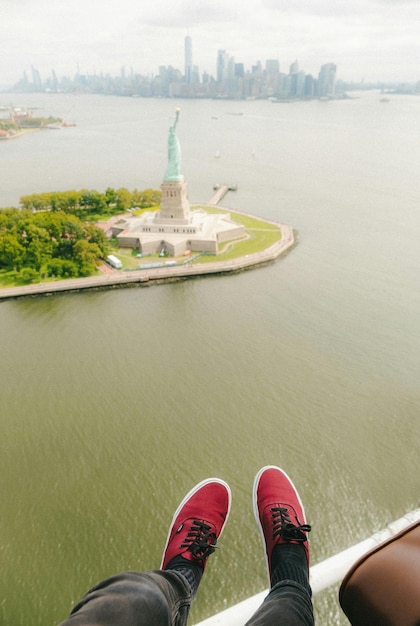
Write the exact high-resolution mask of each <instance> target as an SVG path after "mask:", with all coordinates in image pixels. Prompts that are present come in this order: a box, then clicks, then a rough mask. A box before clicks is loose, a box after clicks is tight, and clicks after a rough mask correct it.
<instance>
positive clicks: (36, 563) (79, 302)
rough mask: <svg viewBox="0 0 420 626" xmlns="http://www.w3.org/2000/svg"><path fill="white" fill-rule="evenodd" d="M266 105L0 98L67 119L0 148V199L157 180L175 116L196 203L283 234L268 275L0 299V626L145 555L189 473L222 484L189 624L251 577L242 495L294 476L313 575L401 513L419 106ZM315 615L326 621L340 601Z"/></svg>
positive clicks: (415, 283)
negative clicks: (222, 505)
mask: <svg viewBox="0 0 420 626" xmlns="http://www.w3.org/2000/svg"><path fill="white" fill-rule="evenodd" d="M358 95H359V96H360V97H358V98H354V99H349V100H343V101H334V102H318V101H312V102H297V103H287V104H273V103H270V102H268V101H251V102H233V101H232V102H231V101H229V102H228V101H226V102H225V101H199V100H189V101H185V102H176V101H173V100H152V99H150V100H149V99H140V98H116V97H101V96H70V95H60V94H58V95H45V94H33V95H32V94H28V95H22V94H20V95H13V94H7V95H6V94H3V96H2V98H3V103H4V104H13V105H14V106H23V107H33V108H34V114H36V113H39V114H42V115H44V114H45V115H50V114H51V115H57V116H61V117H63V118H66V119H68V120H69V121H74V122H75V123H76V124H77V126H75V127H69V128H63V129H60V130H48V131H40V132H34V133H31V134H29V135H26V136H22V137H19V138H17V139H15V140H10V141H2V142H0V165H1V172H2V185H1V188H0V206H2V207H6V206H18V203H19V198H20V196H22V195H24V194H29V193H34V192H42V191H58V190H68V189H82V188H88V189H97V190H98V191H105V189H106V188H107V187H114V188H119V187H127V188H128V189H130V190H133V189H135V188H137V189H144V188H147V187H153V188H157V187H159V185H160V183H161V180H162V176H163V172H164V169H165V166H166V138H167V132H168V128H169V126H170V124H171V123H172V121H173V117H174V110H175V106H180V107H181V116H180V121H179V125H178V128H177V132H178V137H179V140H180V143H181V148H182V152H183V164H182V171H183V174H184V176H185V179H186V180H187V183H188V190H189V197H190V201H191V202H192V203H194V202H197V203H198V202H205V201H206V200H208V199H209V198H210V197H211V195H212V193H213V185H214V184H215V183H219V184H223V183H228V184H235V185H237V186H238V190H237V191H236V192H230V193H229V194H228V195H227V196H225V198H224V200H223V205H224V206H227V207H230V208H233V209H237V210H241V211H246V212H249V213H252V214H253V215H256V216H261V217H263V218H267V219H269V220H274V221H279V222H283V223H287V224H291V225H292V226H293V228H294V229H295V231H296V233H297V238H298V244H297V246H296V247H295V248H294V249H293V250H292V251H291V252H290V253H289V254H288V255H287V256H286V257H284V258H282V259H280V260H279V261H277V262H276V263H274V264H272V265H269V266H267V267H264V268H260V269H255V270H252V271H247V272H244V273H242V274H238V275H234V276H226V277H213V278H202V279H195V280H191V281H184V282H178V283H174V284H167V285H159V286H153V287H150V288H142V287H131V288H126V289H117V290H110V291H103V292H90V293H83V294H71V295H57V296H51V297H39V298H31V299H22V300H15V301H7V302H2V303H0V346H1V357H2V358H1V360H0V381H1V390H2V392H1V394H0V420H1V421H0V424H1V438H0V476H1V486H2V488H1V492H2V498H1V502H2V515H1V522H0V565H1V567H0V580H1V589H2V596H1V599H0V624H1V625H4V626H23V625H25V626H46V625H51V626H53V625H54V624H57V623H59V622H60V621H61V620H63V619H64V618H65V617H66V615H67V614H68V613H69V611H70V609H71V607H72V606H73V604H74V603H75V602H76V601H77V600H78V599H79V598H80V596H81V595H82V594H83V593H84V592H85V591H86V590H87V589H88V588H89V586H91V585H92V584H94V583H95V582H97V581H99V580H101V579H103V578H104V577H106V576H109V575H111V574H114V573H117V572H118V571H121V570H125V569H139V570H143V569H151V568H157V567H158V566H159V564H160V559H161V553H162V549H163V546H164V543H165V540H166V534H167V530H168V525H169V523H170V521H171V519H172V514H173V512H174V510H175V508H176V507H177V505H178V503H179V501H180V500H181V499H182V497H183V496H184V495H185V493H186V492H187V491H188V490H189V489H190V488H191V487H192V486H193V485H194V484H195V483H196V482H198V481H200V480H202V479H204V478H206V477H209V476H218V477H220V478H223V479H224V480H226V481H227V482H228V483H229V484H230V486H231V488H232V494H233V504H232V511H231V517H230V520H229V522H228V524H227V526H226V530H225V532H224V534H223V536H222V538H221V541H220V546H221V549H220V550H219V551H218V552H217V554H216V555H215V556H213V557H212V559H211V562H210V563H209V566H208V569H207V570H206V574H205V577H204V579H203V582H202V585H201V587H200V589H199V592H198V595H197V598H196V601H195V604H194V607H193V611H192V615H191V620H190V621H191V623H194V622H198V621H200V620H202V619H204V618H206V617H208V616H210V615H212V614H214V613H216V612H217V611H220V610H222V609H224V608H227V607H228V606H231V605H233V604H234V603H236V602H239V601H240V600H243V599H244V598H246V597H248V596H250V595H252V594H255V593H257V592H259V591H261V590H262V589H264V588H265V587H266V585H267V580H266V572H265V564H264V558H263V552H262V547H261V543H260V537H259V532H258V530H257V526H256V524H255V521H254V519H253V512H252V504H251V489H252V483H253V478H254V475H255V473H256V472H257V471H258V470H259V469H260V467H261V466H263V465H266V464H276V465H280V466H281V467H283V468H284V469H285V470H286V471H287V473H288V474H289V475H290V476H291V477H292V478H293V480H294V482H295V484H296V486H297V487H298V489H299V491H300V494H301V496H302V499H303V501H304V503H305V508H306V513H307V518H308V521H309V522H310V523H311V524H312V527H313V530H312V533H311V558H312V562H313V563H317V562H319V561H321V560H323V559H325V558H327V557H329V556H331V555H333V554H334V553H336V552H338V551H340V550H343V549H345V548H347V547H348V546H350V545H352V544H354V543H356V542H359V541H361V540H362V539H364V538H365V537H367V536H369V535H371V534H372V533H373V532H375V531H376V530H379V529H381V528H383V527H384V526H385V525H386V523H387V522H388V521H390V520H392V519H396V518H399V517H401V516H402V515H404V513H405V512H407V511H410V510H412V509H414V508H416V507H417V506H419V499H420V490H419V487H420V485H419V483H420V480H419V456H420V389H419V379H420V332H419V331H420V324H419V319H420V317H419V312H420V281H419V265H420V247H419V241H420V211H419V207H420V177H419V175H418V172H419V165H420V146H419V142H418V137H419V136H420V99H419V98H416V97H414V96H413V97H410V96H390V97H389V102H387V103H383V102H381V95H380V94H379V93H377V92H369V93H362V94H358ZM315 611H316V619H317V623H318V624H323V625H326V624H330V625H334V626H335V625H338V624H340V625H344V624H346V623H347V622H346V620H345V618H344V616H343V615H342V614H341V613H340V610H339V608H338V601H337V588H333V589H330V590H329V591H326V592H323V593H322V594H320V595H319V596H317V597H316V598H315Z"/></svg>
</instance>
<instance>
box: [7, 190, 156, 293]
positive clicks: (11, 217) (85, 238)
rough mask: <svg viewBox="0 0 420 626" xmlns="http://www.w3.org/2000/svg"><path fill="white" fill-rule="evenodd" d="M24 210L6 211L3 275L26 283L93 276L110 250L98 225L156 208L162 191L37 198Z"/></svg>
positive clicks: (25, 204) (31, 198) (70, 193)
mask: <svg viewBox="0 0 420 626" xmlns="http://www.w3.org/2000/svg"><path fill="white" fill-rule="evenodd" d="M20 202H21V207H22V208H19V209H18V208H8V209H2V210H0V270H6V271H10V270H13V271H15V272H16V277H17V278H18V279H20V280H22V281H25V282H31V281H36V280H40V279H41V278H47V277H54V278H71V277H78V276H89V275H92V274H94V273H95V271H96V267H97V266H98V265H99V263H100V262H101V259H103V258H104V257H105V256H106V255H107V254H109V251H110V243H109V241H108V239H107V237H106V235H105V233H104V232H103V230H102V229H100V228H98V227H97V226H95V224H94V221H95V220H98V219H106V217H107V216H111V215H114V214H118V213H122V212H124V211H127V210H128V209H130V208H133V209H134V208H146V207H152V206H156V205H157V204H159V202H160V191H156V190H153V189H146V190H144V191H137V190H135V191H133V192H130V191H128V189H124V188H123V189H117V190H114V189H111V188H108V189H107V190H106V192H105V193H104V194H101V193H99V192H97V191H92V190H81V191H64V192H51V193H41V194H32V195H28V196H23V197H22V198H21V199H20Z"/></svg>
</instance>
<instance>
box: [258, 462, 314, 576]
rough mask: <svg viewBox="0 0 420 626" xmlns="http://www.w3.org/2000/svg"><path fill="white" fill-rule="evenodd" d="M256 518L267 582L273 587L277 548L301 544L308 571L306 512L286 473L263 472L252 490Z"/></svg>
mask: <svg viewBox="0 0 420 626" xmlns="http://www.w3.org/2000/svg"><path fill="white" fill-rule="evenodd" d="M253 505H254V514H255V519H256V521H257V525H258V527H259V529H260V532H261V537H262V541H263V546H264V548H265V557H266V563H267V571H268V578H269V581H270V583H271V579H272V573H273V572H272V568H271V557H272V553H273V550H274V548H275V546H276V545H281V544H284V543H288V544H301V545H302V546H303V547H304V549H305V553H306V559H307V562H308V570H309V545H308V537H307V533H308V532H309V531H310V530H311V527H310V526H309V524H307V523H306V519H305V511H304V508H303V504H302V501H301V499H300V497H299V494H298V492H297V490H296V487H295V486H294V484H293V483H292V481H291V480H290V478H289V477H288V475H287V474H286V472H284V471H283V470H281V469H280V468H279V467H276V466H274V465H267V466H266V467H263V468H262V469H260V471H259V472H258V474H257V475H256V476H255V480H254V489H253Z"/></svg>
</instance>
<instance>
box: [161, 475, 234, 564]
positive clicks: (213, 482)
mask: <svg viewBox="0 0 420 626" xmlns="http://www.w3.org/2000/svg"><path fill="white" fill-rule="evenodd" d="M230 503H231V492H230V488H229V485H227V484H226V483H225V482H224V481H223V480H220V479H218V478H208V479H207V480H203V481H202V482H201V483H198V485H196V486H195V487H194V488H193V489H191V491H190V492H189V493H187V495H186V496H185V498H184V499H183V501H182V502H181V504H180V505H179V507H178V508H177V510H176V511H175V514H174V517H173V519H172V523H171V526H170V528H169V533H168V539H167V541H166V546H165V549H164V551H163V557H162V564H161V566H160V569H166V568H167V566H168V564H169V563H170V562H171V561H172V559H174V558H175V557H176V556H182V557H183V558H184V559H187V561H192V562H193V563H196V564H197V565H200V566H201V567H202V568H203V569H204V568H205V567H206V563H207V559H208V557H209V556H210V554H213V552H214V551H215V548H216V542H217V540H218V538H219V537H220V535H221V534H222V531H223V528H224V525H225V523H226V521H227V518H228V516H229V511H230Z"/></svg>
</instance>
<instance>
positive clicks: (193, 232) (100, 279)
mask: <svg viewBox="0 0 420 626" xmlns="http://www.w3.org/2000/svg"><path fill="white" fill-rule="evenodd" d="M178 120H179V109H177V110H176V117H175V121H174V123H173V124H172V125H171V127H170V128H169V133H168V163H167V166H166V169H165V172H164V175H163V182H162V184H161V186H160V190H155V189H145V190H143V191H138V190H134V191H133V192H130V191H128V190H127V189H125V188H120V189H117V190H114V189H112V188H107V189H106V191H105V193H100V192H98V191H93V190H86V189H84V190H80V191H67V192H52V193H44V194H32V195H29V196H23V197H22V198H21V199H20V203H21V206H20V208H19V209H14V208H11V209H3V210H2V211H0V299H8V298H17V297H25V296H35V295H40V294H51V293H56V292H70V291H81V290H85V289H109V288H115V287H118V286H120V287H121V286H127V285H140V286H144V285H150V284H160V283H162V282H168V281H175V280H185V279H186V278H193V277H197V276H208V275H215V274H229V273H236V272H240V271H244V270H246V269H250V268H253V267H257V266H262V265H265V264H267V263H271V262H273V261H274V260H276V259H278V258H279V257H280V256H281V255H283V254H285V253H286V252H287V251H289V250H290V249H291V248H292V247H293V246H294V245H295V236H294V231H293V228H292V227H291V226H289V225H286V224H280V223H277V222H273V221H269V220H264V219H262V218H260V217H256V216H253V215H250V214H249V213H243V212H240V211H237V210H232V209H227V208H222V207H221V206H220V202H221V201H222V199H223V198H224V197H225V196H226V194H227V193H229V192H231V191H236V190H237V185H236V184H232V183H231V184H222V185H220V184H214V186H213V195H212V197H211V198H210V199H209V201H208V202H207V203H205V204H200V205H190V202H189V200H188V194H187V183H186V180H185V178H184V176H183V174H182V173H181V148H180V144H179V141H178V138H177V136H176V127H177V123H178Z"/></svg>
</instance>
